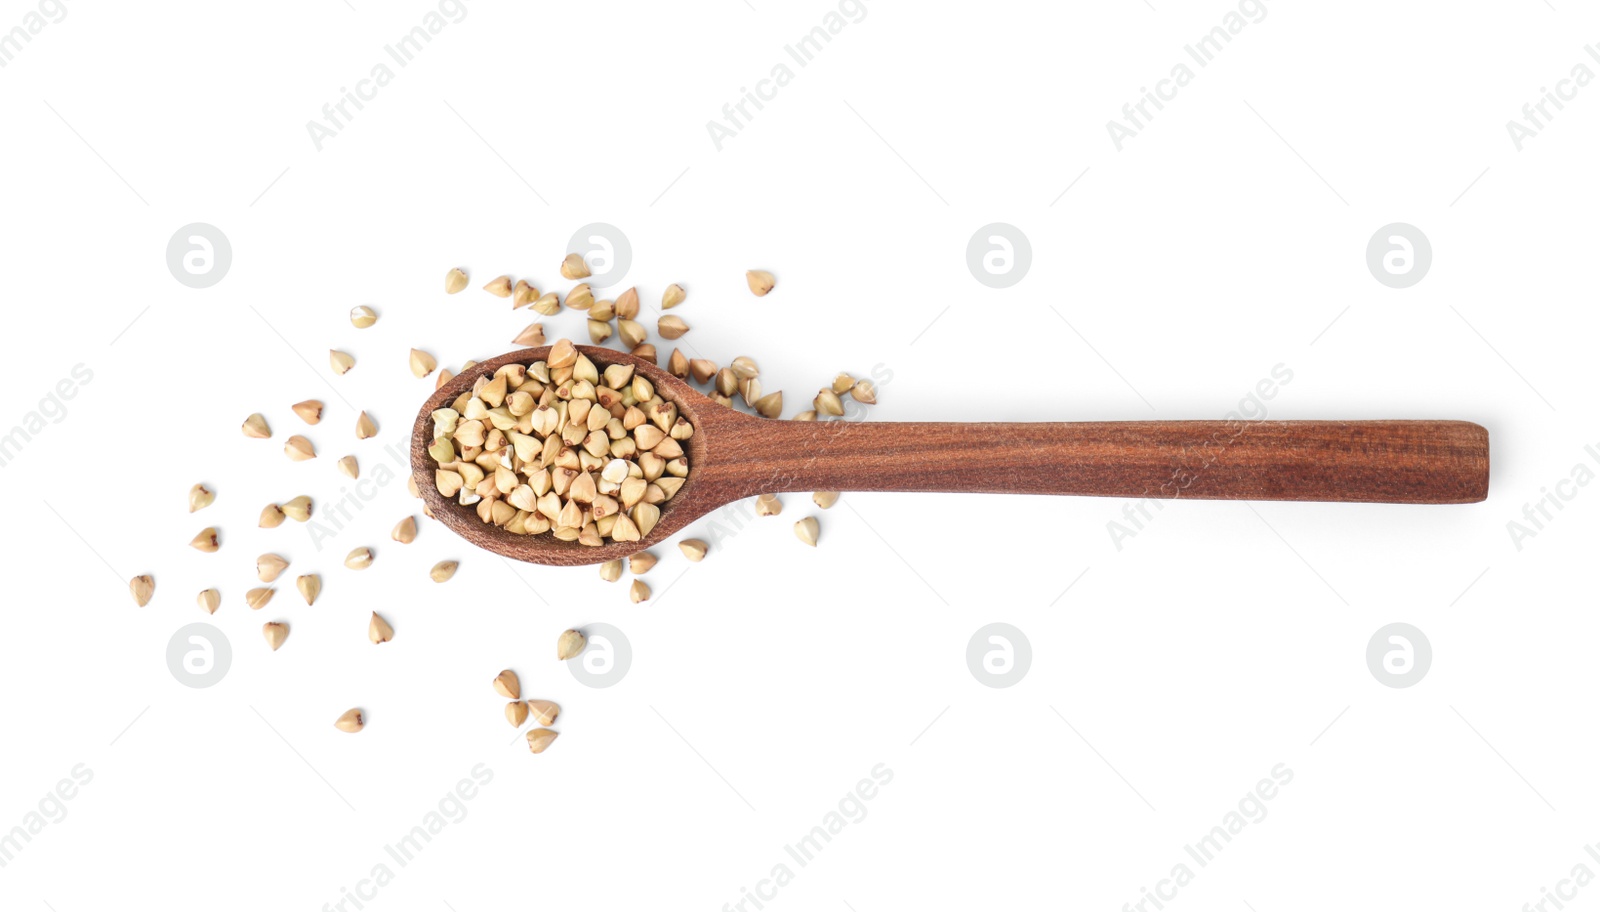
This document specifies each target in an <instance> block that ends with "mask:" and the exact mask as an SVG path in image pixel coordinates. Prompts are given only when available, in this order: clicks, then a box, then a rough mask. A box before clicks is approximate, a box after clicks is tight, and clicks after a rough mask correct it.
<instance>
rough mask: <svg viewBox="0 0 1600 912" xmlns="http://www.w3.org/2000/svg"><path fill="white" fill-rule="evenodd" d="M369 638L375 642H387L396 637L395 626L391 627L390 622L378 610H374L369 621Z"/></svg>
mask: <svg viewBox="0 0 1600 912" xmlns="http://www.w3.org/2000/svg"><path fill="white" fill-rule="evenodd" d="M367 639H369V640H371V641H372V642H373V643H374V644H377V643H387V642H389V641H390V640H392V639H394V628H393V627H390V626H389V622H388V621H386V620H384V619H383V616H382V615H380V614H378V612H376V611H374V612H372V619H371V620H369V621H367Z"/></svg>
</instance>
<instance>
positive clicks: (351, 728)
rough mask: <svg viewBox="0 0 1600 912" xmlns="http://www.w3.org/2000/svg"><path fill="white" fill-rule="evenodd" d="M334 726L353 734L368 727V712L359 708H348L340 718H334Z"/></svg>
mask: <svg viewBox="0 0 1600 912" xmlns="http://www.w3.org/2000/svg"><path fill="white" fill-rule="evenodd" d="M333 727H334V728H337V729H338V730H340V731H342V732H345V733H347V734H352V735H353V734H355V733H356V732H358V731H360V730H362V729H363V728H366V727H367V717H366V714H365V713H363V712H362V711H361V710H359V709H347V710H345V711H344V713H343V714H342V715H340V716H339V718H337V719H335V720H333Z"/></svg>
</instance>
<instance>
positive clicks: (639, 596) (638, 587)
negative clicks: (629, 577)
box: [628, 579, 650, 605]
mask: <svg viewBox="0 0 1600 912" xmlns="http://www.w3.org/2000/svg"><path fill="white" fill-rule="evenodd" d="M649 600H650V587H649V586H647V585H645V582H644V580H641V579H636V580H634V581H633V585H631V586H629V587H628V601H630V602H633V603H634V604H635V605H637V604H639V603H640V602H646V601H649Z"/></svg>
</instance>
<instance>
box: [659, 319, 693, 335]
mask: <svg viewBox="0 0 1600 912" xmlns="http://www.w3.org/2000/svg"><path fill="white" fill-rule="evenodd" d="M688 331H689V324H687V323H685V322H683V318H682V317H677V316H673V315H672V314H668V315H667V316H664V317H662V318H661V319H659V320H657V321H656V332H659V333H661V338H663V339H681V338H683V334H684V333H686V332H688Z"/></svg>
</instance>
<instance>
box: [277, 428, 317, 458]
mask: <svg viewBox="0 0 1600 912" xmlns="http://www.w3.org/2000/svg"><path fill="white" fill-rule="evenodd" d="M283 454H284V455H285V456H288V457H289V458H290V459H292V460H294V461H295V462H305V461H306V460H307V459H316V458H317V448H316V447H314V446H312V445H311V441H309V440H307V439H305V438H304V437H301V436H300V435H299V434H296V435H295V436H293V437H290V438H289V442H287V443H285V444H284V445H283Z"/></svg>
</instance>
